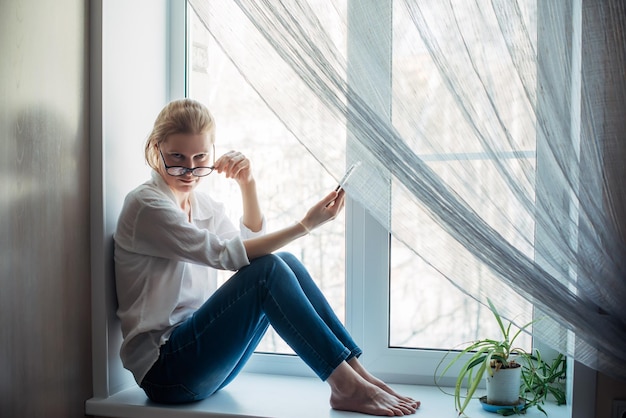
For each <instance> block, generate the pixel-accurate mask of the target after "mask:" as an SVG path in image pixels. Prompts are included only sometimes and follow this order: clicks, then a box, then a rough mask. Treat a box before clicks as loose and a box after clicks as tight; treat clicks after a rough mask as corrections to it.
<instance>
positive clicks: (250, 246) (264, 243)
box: [243, 189, 345, 260]
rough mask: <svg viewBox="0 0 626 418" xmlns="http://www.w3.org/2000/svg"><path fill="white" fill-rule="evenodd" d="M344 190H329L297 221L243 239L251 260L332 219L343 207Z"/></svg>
mask: <svg viewBox="0 0 626 418" xmlns="http://www.w3.org/2000/svg"><path fill="white" fill-rule="evenodd" d="M344 193H345V192H344V191H343V189H342V190H339V191H332V192H330V193H329V194H328V195H327V196H326V197H325V198H324V199H322V200H320V201H319V202H318V203H316V204H315V205H314V206H313V207H311V209H309V211H308V212H307V213H306V215H305V216H304V218H302V220H301V221H299V222H298V223H296V224H294V225H291V226H288V227H286V228H283V229H281V230H278V231H275V232H271V233H269V234H266V235H263V236H261V237H257V238H250V239H247V240H244V242H243V245H244V247H245V249H246V253H247V254H248V259H250V260H252V259H255V258H257V257H261V256H264V255H267V254H270V253H272V252H274V251H276V250H278V249H280V248H282V247H284V246H285V245H287V244H289V243H290V242H291V241H294V240H295V239H297V238H300V237H302V236H304V235H306V234H308V233H309V232H310V231H312V230H313V229H315V228H317V227H318V226H320V225H322V224H325V223H326V222H328V221H330V220H333V219H335V218H336V217H337V215H338V214H339V212H341V210H342V209H343V206H344V203H345V194H344Z"/></svg>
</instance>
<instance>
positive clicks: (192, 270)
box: [114, 99, 419, 416]
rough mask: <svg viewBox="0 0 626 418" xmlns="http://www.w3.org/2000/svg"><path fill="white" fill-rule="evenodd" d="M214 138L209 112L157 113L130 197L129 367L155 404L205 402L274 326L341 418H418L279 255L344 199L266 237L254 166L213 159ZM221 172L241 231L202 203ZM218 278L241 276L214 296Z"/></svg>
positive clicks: (125, 212)
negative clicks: (206, 180) (233, 193)
mask: <svg viewBox="0 0 626 418" xmlns="http://www.w3.org/2000/svg"><path fill="white" fill-rule="evenodd" d="M214 131H215V126H214V121H213V119H212V117H211V114H210V113H209V111H208V109H207V108H206V107H205V106H203V105H202V104H200V103H199V102H197V101H194V100H190V99H183V100H177V101H174V102H171V103H170V104H168V105H167V106H166V107H165V108H164V109H163V110H162V111H161V113H160V114H159V115H158V117H157V119H156V121H155V123H154V127H153V130H152V133H151V134H150V136H149V137H148V140H147V142H146V146H145V158H146V161H147V163H148V164H149V165H150V167H152V169H153V172H152V178H151V179H150V180H149V181H148V182H146V183H144V184H143V185H141V186H139V187H138V188H136V189H135V190H133V191H132V192H130V193H129V194H128V196H127V197H126V200H125V202H124V206H123V208H122V211H121V214H120V218H119V221H118V225H117V230H116V233H115V236H114V239H115V272H116V284H117V295H118V302H119V308H118V316H119V317H120V319H121V323H122V331H123V335H124V341H123V343H122V348H121V357H122V361H123V364H124V367H126V368H127V369H129V370H130V371H131V372H132V373H133V375H134V377H135V380H136V381H137V383H138V384H139V385H140V386H141V387H142V388H143V390H144V391H145V392H146V394H147V396H148V397H149V398H150V399H152V400H153V401H155V402H162V403H182V402H190V401H195V400H199V399H203V398H206V397H208V396H210V395H211V394H212V393H214V392H215V391H217V390H219V389H221V388H223V387H224V386H226V385H227V384H228V383H229V382H230V381H231V380H232V379H233V378H234V377H235V376H236V375H237V374H238V373H239V371H240V370H241V369H242V367H243V366H244V364H245V363H246V361H247V360H248V359H249V358H250V356H251V355H252V353H253V352H254V349H255V347H256V346H257V344H258V343H259V341H260V340H261V338H262V336H263V334H264V333H265V331H266V330H267V328H268V326H269V324H271V325H272V326H273V327H274V328H275V330H276V331H277V332H278V333H279V334H280V335H281V336H282V338H283V339H284V340H285V341H286V342H287V343H288V344H289V345H290V346H291V347H292V348H293V349H294V351H295V352H296V353H298V355H299V356H300V357H301V358H302V359H303V360H304V361H305V362H306V363H307V364H308V365H309V366H310V367H311V368H312V369H313V370H314V371H315V373H316V374H317V375H318V376H319V377H320V379H322V380H325V381H327V382H328V384H329V385H330V388H331V399H330V404H331V406H332V407H333V408H335V409H340V410H350V411H358V412H364V413H368V414H372V415H389V416H394V415H395V416H401V415H407V414H412V413H414V412H415V410H416V408H417V407H418V406H419V403H418V402H416V401H414V400H412V399H410V398H407V397H403V396H400V395H398V394H397V393H395V392H394V391H393V390H392V389H391V388H389V387H388V386H387V385H386V384H384V383H383V382H381V381H380V380H378V379H376V378H375V377H373V376H372V375H371V374H369V373H368V372H367V371H366V370H365V369H364V368H363V367H362V366H361V364H360V363H359V361H358V359H357V358H358V356H359V355H360V354H361V350H360V349H359V348H358V346H357V345H356V344H355V343H354V341H353V340H352V338H351V337H350V335H349V334H348V333H347V331H346V330H345V328H344V327H343V325H342V324H341V322H340V321H339V320H338V319H337V317H336V316H335V314H334V313H333V311H332V309H331V308H330V306H329V305H328V303H327V301H326V300H325V298H324V296H323V295H322V293H321V292H320V290H319V289H318V288H317V286H316V285H315V284H314V282H313V280H312V279H311V277H310V276H309V273H308V272H307V270H306V268H305V267H304V266H303V265H302V264H301V263H300V262H299V261H298V260H297V259H295V258H294V257H293V256H291V255H290V254H286V253H278V254H273V252H274V251H276V250H278V249H280V248H281V247H283V246H284V245H285V244H287V243H289V242H291V241H293V240H295V239H296V238H299V237H302V236H304V235H306V234H308V233H309V232H310V231H311V230H313V229H315V228H317V227H318V226H320V225H322V224H324V223H325V222H327V221H330V220H332V219H335V217H336V216H337V214H338V213H339V212H340V211H341V210H342V208H343V206H344V192H343V191H342V190H340V191H333V192H331V193H329V194H328V195H327V196H326V197H324V198H323V199H322V200H321V201H320V202H318V203H317V204H316V205H314V206H313V207H312V208H311V209H310V210H309V211H308V212H307V213H306V215H305V216H304V217H303V218H302V220H300V221H299V222H297V223H294V224H293V225H292V226H289V227H287V228H284V229H281V230H279V231H276V232H273V233H267V234H266V233H265V221H264V218H263V215H262V212H261V210H260V207H259V202H258V198H257V193H256V184H255V179H254V177H253V174H252V170H251V167H250V161H249V160H248V158H246V157H245V156H244V155H242V154H241V153H239V152H235V151H231V152H229V153H227V154H225V155H223V156H221V157H220V158H218V159H217V160H215V155H214V152H215V147H214ZM213 171H216V172H217V173H219V174H222V175H225V176H226V177H227V178H232V179H234V180H235V181H236V182H237V183H238V185H239V187H240V189H241V195H242V201H243V216H242V218H241V220H240V225H239V228H236V227H235V226H234V225H233V224H232V223H231V221H230V220H229V219H228V218H227V217H226V216H225V211H224V207H223V205H222V204H220V203H217V202H216V201H214V200H213V199H212V198H211V197H209V196H208V195H207V194H204V193H200V192H194V190H195V188H196V187H197V185H198V184H199V182H200V181H201V180H202V178H203V177H204V176H207V175H209V174H211V173H212V172H213ZM215 269H228V270H233V271H236V273H235V274H234V275H233V276H232V277H231V278H230V279H228V281H227V282H226V283H225V284H223V285H222V286H220V287H219V288H216V285H215V280H216V279H215V277H216V272H215Z"/></svg>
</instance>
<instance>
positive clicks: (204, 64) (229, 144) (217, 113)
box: [188, 10, 345, 353]
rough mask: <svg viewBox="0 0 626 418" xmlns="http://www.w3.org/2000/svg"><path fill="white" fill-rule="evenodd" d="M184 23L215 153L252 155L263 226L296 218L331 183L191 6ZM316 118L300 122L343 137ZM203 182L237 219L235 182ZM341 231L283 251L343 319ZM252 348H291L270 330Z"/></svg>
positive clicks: (340, 225) (336, 228) (194, 91)
mask: <svg viewBox="0 0 626 418" xmlns="http://www.w3.org/2000/svg"><path fill="white" fill-rule="evenodd" d="M190 24H191V36H190V42H189V43H190V45H189V48H190V65H189V68H190V74H188V76H189V96H190V97H192V98H194V99H197V100H200V101H201V102H203V103H205V104H206V105H208V107H209V109H210V110H211V112H212V113H213V116H214V117H215V119H216V122H217V130H216V150H217V155H218V156H219V155H221V154H223V153H225V152H227V151H229V150H231V149H234V150H238V151H241V152H243V153H244V154H245V155H246V156H248V157H249V158H250V160H251V162H252V165H253V170H254V175H255V178H256V181H257V189H258V193H259V199H260V203H261V208H262V210H263V212H264V215H265V218H266V222H267V225H268V230H269V231H272V230H276V229H278V228H281V227H284V226H287V225H289V224H292V223H294V222H296V221H297V220H300V219H302V217H303V216H304V214H305V213H306V211H307V210H308V208H309V207H310V206H311V205H312V204H314V203H316V202H317V201H318V200H319V199H320V198H322V197H323V196H325V195H326V194H328V192H329V191H330V190H331V189H332V187H334V182H335V180H333V178H332V177H331V176H330V175H329V174H328V173H327V172H326V171H325V170H323V169H322V168H321V167H320V165H319V163H318V162H317V161H316V160H315V159H314V158H313V157H312V156H311V155H310V154H309V153H308V152H307V151H306V150H305V149H304V148H303V147H302V145H301V144H300V143H299V142H298V141H297V140H296V139H295V138H294V137H293V135H292V134H291V133H289V132H288V131H287V130H286V129H285V127H284V126H283V125H282V123H281V122H280V121H279V120H278V119H277V118H276V116H275V115H274V114H273V113H272V112H271V111H270V110H269V109H268V108H267V107H266V105H265V104H264V102H263V101H262V100H261V99H260V98H259V97H258V95H257V94H256V93H255V92H254V90H253V89H252V88H251V87H250V86H249V85H248V84H247V83H246V81H245V80H244V79H243V78H242V77H241V75H240V74H239V72H238V71H237V69H236V68H235V67H234V65H233V64H232V63H231V62H230V61H229V60H228V58H227V57H226V56H225V55H224V54H223V53H222V51H221V49H220V48H219V47H218V46H217V45H216V43H215V42H214V40H213V39H212V37H211V36H210V34H209V33H208V31H207V30H206V28H205V27H204V26H203V25H202V24H201V23H200V20H199V19H198V17H197V16H196V14H195V13H194V12H193V11H192V10H190ZM238 30H240V29H238ZM251 48H253V46H251ZM267 76H268V77H272V76H273V74H272V71H267ZM278 81H279V80H276V82H278ZM281 83H282V80H281ZM288 90H289V86H285V85H284V84H281V88H280V89H277V94H284V92H285V91H288ZM320 118H321V117H320V116H318V115H317V114H316V113H315V110H314V109H311V112H310V113H309V118H307V120H303V121H302V123H303V124H305V125H306V126H307V129H309V130H310V131H314V130H316V129H320V127H322V126H323V127H324V130H325V131H326V132H327V131H328V129H329V125H330V124H334V125H337V126H332V127H331V128H332V129H335V130H336V132H338V137H339V138H341V137H343V138H345V126H341V125H339V124H338V122H336V121H331V120H320ZM338 152H339V153H341V152H343V149H342V147H340V146H338ZM203 187H205V189H206V190H208V191H209V193H210V194H211V195H212V196H213V197H214V198H215V199H216V200H218V201H222V202H224V203H225V205H226V207H227V209H228V211H229V215H230V217H231V219H232V220H233V221H234V222H238V220H239V218H240V216H241V198H240V192H239V188H238V186H237V185H236V183H235V182H234V181H232V180H229V179H226V178H224V177H223V176H220V175H211V176H209V177H207V178H206V180H205V182H204V185H203ZM344 230H345V222H344V218H343V217H342V216H340V217H339V218H337V219H336V220H335V221H334V222H330V223H328V224H325V225H324V227H323V229H322V230H320V231H319V232H316V231H314V232H313V233H312V234H311V235H310V236H307V237H304V238H302V239H299V240H296V241H295V242H293V243H292V244H291V245H289V246H288V247H285V248H284V250H285V251H289V252H291V253H293V254H295V255H296V256H297V257H298V258H299V259H300V260H301V261H302V262H303V263H304V264H305V266H307V268H308V269H309V271H310V273H311V275H312V276H313V278H314V279H315V280H316V282H317V283H318V285H319V286H320V288H321V290H322V292H323V293H324V294H325V295H326V297H327V299H328V300H329V303H330V304H331V306H332V307H333V309H334V310H335V312H336V313H337V315H338V316H339V318H341V319H342V320H343V319H344V318H345V307H344V301H345V268H344V266H345V248H344V247H345V245H344V243H345V233H344ZM230 275H232V273H231V272H220V275H219V280H220V282H221V283H223V281H224V280H226V279H227V278H228V277H230ZM257 351H262V352H271V353H292V351H291V349H290V348H289V347H288V346H287V345H286V344H285V343H284V342H283V341H282V339H281V338H280V337H278V336H277V335H276V334H275V332H274V331H273V330H271V329H270V331H269V332H268V334H267V335H266V337H265V339H264V340H263V341H262V343H261V344H260V346H259V347H258V349H257Z"/></svg>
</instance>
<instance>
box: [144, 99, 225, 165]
mask: <svg viewBox="0 0 626 418" xmlns="http://www.w3.org/2000/svg"><path fill="white" fill-rule="evenodd" d="M204 133H209V138H210V141H211V143H212V144H213V143H215V121H214V119H213V116H212V115H211V112H209V109H208V108H207V107H206V106H205V105H203V104H202V103H200V102H198V101H197V100H193V99H180V100H174V101H172V102H170V103H168V104H167V106H165V107H164V108H163V110H161V112H160V113H159V115H158V116H157V118H156V120H155V121H154V126H153V127H152V132H151V133H150V135H149V136H148V139H147V140H146V147H145V158H146V162H147V163H148V165H149V166H150V167H152V168H153V169H155V170H156V169H157V168H158V167H159V165H160V160H159V154H158V152H159V151H158V148H159V146H160V145H161V144H162V143H163V141H165V140H166V139H167V137H168V136H170V135H174V134H194V135H196V134H204Z"/></svg>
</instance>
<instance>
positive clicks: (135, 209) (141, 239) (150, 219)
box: [115, 193, 251, 270]
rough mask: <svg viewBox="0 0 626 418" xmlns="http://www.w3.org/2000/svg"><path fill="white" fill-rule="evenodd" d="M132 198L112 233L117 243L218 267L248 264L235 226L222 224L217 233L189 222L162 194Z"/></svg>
mask: <svg viewBox="0 0 626 418" xmlns="http://www.w3.org/2000/svg"><path fill="white" fill-rule="evenodd" d="M132 199H134V201H129V202H126V204H125V210H126V211H127V213H125V214H124V216H123V217H122V219H124V224H122V225H118V231H117V232H118V233H117V235H116V237H115V239H116V243H117V245H119V246H121V247H122V248H124V249H125V250H127V251H130V252H133V253H138V254H144V255H148V256H152V257H162V258H168V259H172V260H177V261H185V262H191V263H197V264H205V265H208V266H210V267H213V268H216V269H220V270H237V269H239V268H241V267H243V266H245V265H248V264H249V260H248V257H247V255H246V250H245V247H244V246H243V241H242V235H240V234H239V233H238V232H237V231H236V230H234V228H233V230H234V231H228V230H227V228H226V227H225V226H221V229H223V230H224V234H218V233H216V232H214V231H211V230H210V229H208V228H202V227H199V226H198V225H196V224H194V223H190V222H188V221H187V220H186V219H185V214H184V213H183V212H182V211H181V210H180V209H178V208H177V207H176V205H175V204H174V203H173V202H172V201H171V200H169V199H166V198H163V197H162V196H158V195H154V196H151V195H150V194H149V193H146V194H144V195H141V196H137V195H135V196H133V197H132ZM217 232H219V231H217ZM250 232H251V231H250ZM243 234H244V236H246V235H248V233H246V232H244V233H243Z"/></svg>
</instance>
